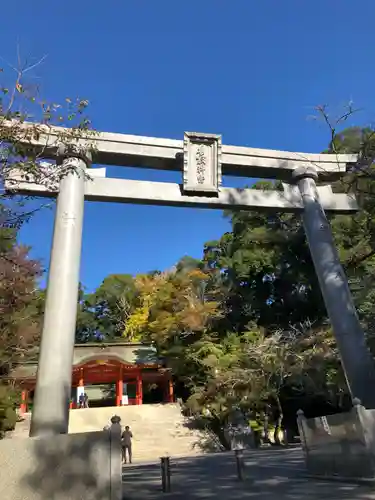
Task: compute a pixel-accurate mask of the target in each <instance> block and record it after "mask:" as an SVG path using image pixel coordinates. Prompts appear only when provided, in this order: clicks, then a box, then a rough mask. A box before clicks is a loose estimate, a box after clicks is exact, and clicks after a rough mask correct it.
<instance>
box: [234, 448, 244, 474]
mask: <svg viewBox="0 0 375 500" xmlns="http://www.w3.org/2000/svg"><path fill="white" fill-rule="evenodd" d="M234 453H235V455H236V464H237V476H238V479H239V480H240V481H243V480H244V477H245V461H244V456H243V450H235V451H234Z"/></svg>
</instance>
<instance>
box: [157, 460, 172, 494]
mask: <svg viewBox="0 0 375 500" xmlns="http://www.w3.org/2000/svg"><path fill="white" fill-rule="evenodd" d="M160 461H161V464H160V465H161V487H162V490H163V493H169V492H170V491H171V466H170V465H171V464H170V461H169V457H161V458H160Z"/></svg>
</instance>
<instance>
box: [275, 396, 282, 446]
mask: <svg viewBox="0 0 375 500" xmlns="http://www.w3.org/2000/svg"><path fill="white" fill-rule="evenodd" d="M276 404H277V411H278V416H277V419H276V425H275V431H274V435H273V437H274V441H275V444H276V445H278V446H280V445H281V441H280V431H281V430H282V429H281V424H282V421H283V418H284V415H283V409H282V407H281V402H280V399H279V396H276Z"/></svg>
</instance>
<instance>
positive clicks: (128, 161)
mask: <svg viewBox="0 0 375 500" xmlns="http://www.w3.org/2000/svg"><path fill="white" fill-rule="evenodd" d="M22 127H23V130H25V131H27V128H28V127H31V125H30V124H24V125H23V126H22ZM39 131H41V133H38V136H37V138H35V137H34V136H32V137H30V135H28V134H25V136H24V138H22V137H21V138H20V139H19V140H20V141H21V142H23V143H24V144H25V147H26V148H30V149H33V150H34V151H36V152H37V153H38V154H39V155H40V157H41V158H44V159H46V160H51V159H52V160H56V161H57V162H56V163H57V164H56V166H54V165H52V166H48V167H47V168H44V167H41V169H40V172H39V173H38V174H37V175H36V176H34V177H33V178H27V179H26V178H25V175H24V174H23V173H22V172H17V171H13V172H10V173H9V176H8V177H7V179H6V182H5V185H6V189H7V190H8V191H9V192H14V193H21V194H22V193H24V194H35V195H38V196H45V197H57V209H56V216H55V228H54V235H53V242H52V250H51V261H50V268H49V277H48V289H47V300H46V309H45V314H44V326H43V334H42V340H41V346H40V355H39V365H38V375H37V386H36V391H35V402H34V411H33V415H32V425H31V431H30V435H33V436H34V435H42V434H57V433H66V432H67V431H68V421H69V410H68V409H69V399H70V388H71V367H72V355H73V347H74V336H75V326H76V312H77V294H78V285H79V267H80V253H81V240H82V226H83V209H84V200H85V199H86V200H89V201H110V202H121V203H143V204H149V205H169V206H196V207H202V208H219V209H222V208H227V209H228V208H230V209H241V210H269V211H276V212H284V211H285V212H286V211H288V212H301V214H302V217H303V221H304V226H305V230H306V235H307V239H308V243H309V247H310V251H311V255H312V259H313V262H314V265H315V269H316V273H317V276H318V279H319V283H320V286H321V290H322V294H323V297H324V301H325V304H326V307H327V311H328V314H329V317H330V320H331V323H332V327H333V330H334V333H335V337H336V340H337V344H338V347H339V350H340V354H341V359H342V363H343V367H344V370H345V373H346V376H347V380H348V385H349V388H350V391H351V393H352V397H356V398H359V399H360V400H361V401H362V404H363V405H364V406H367V407H368V408H375V395H373V394H374V392H373V391H372V388H373V387H374V386H375V369H374V366H373V360H372V357H371V355H370V353H369V351H368V349H367V346H366V343H365V337H364V334H363V331H362V329H361V327H360V324H359V321H358V317H357V314H356V310H355V307H354V305H353V301H352V297H351V294H350V290H349V286H348V282H347V279H346V277H345V274H344V271H343V269H342V266H341V264H340V261H339V258H338V254H337V251H336V249H335V246H334V243H333V237H332V232H331V228H330V225H329V222H328V220H327V218H326V215H325V211H331V212H336V213H353V212H355V211H356V210H357V205H356V201H355V198H354V196H351V195H348V194H337V193H333V192H332V189H331V187H330V186H329V185H327V182H332V181H335V180H337V179H339V178H340V176H342V175H343V174H344V173H345V172H346V171H347V168H348V166H349V165H352V164H355V163H356V161H357V158H356V156H354V155H327V154H322V155H319V154H303V153H289V152H284V151H273V150H263V149H254V148H248V147H238V146H225V145H222V143H221V136H219V135H214V134H201V133H185V135H184V140H172V139H159V138H151V137H138V136H133V135H123V134H112V133H98V134H95V135H90V136H87V137H85V136H84V134H81V135H80V136H79V137H74V139H73V140H71V139H70V140H68V141H67V142H68V144H66V143H65V145H64V144H63V145H62V144H61V137H62V136H63V137H67V136H69V130H68V129H62V128H58V127H56V128H51V127H44V126H40V128H39ZM26 137H27V138H26ZM92 163H94V164H101V165H103V164H104V165H119V166H124V167H126V166H135V167H146V168H157V169H165V170H174V171H181V183H180V184H173V183H165V182H150V181H131V180H124V179H113V178H106V177H105V169H96V168H92V169H91V168H88V167H90V166H91V165H92ZM58 169H61V171H60V172H59V173H58V175H56V171H58ZM61 172H62V174H63V175H61ZM223 174H227V175H233V176H244V177H250V178H263V179H264V178H268V179H279V180H281V181H283V187H284V190H283V191H262V190H254V189H236V188H223V187H222V186H221V180H222V175H223ZM46 179H47V181H46ZM51 179H52V180H53V179H55V182H51ZM316 181H321V182H323V183H324V185H319V186H317V185H316ZM51 353H53V354H54V355H53V356H52V355H51ZM56 353H58V356H56ZM369 387H370V389H369Z"/></svg>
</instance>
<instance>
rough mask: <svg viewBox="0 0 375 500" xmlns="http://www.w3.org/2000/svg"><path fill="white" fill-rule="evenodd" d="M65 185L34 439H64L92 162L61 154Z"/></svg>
mask: <svg viewBox="0 0 375 500" xmlns="http://www.w3.org/2000/svg"><path fill="white" fill-rule="evenodd" d="M59 160H60V161H59V163H60V165H61V174H62V177H61V180H60V187H59V193H58V196H57V205H56V216H55V226H54V233H53V242H52V249H51V259H50V267H49V275H48V287H47V299H46V307H45V312H44V323H43V332H42V339H41V344H40V353H39V361H38V372H37V380H36V388H35V398H34V407H33V412H32V418H31V427H30V436H43V435H56V434H66V433H67V432H68V426H69V401H70V395H71V383H72V363H73V351H74V338H75V328H76V314H77V302H78V287H79V268H80V259H81V244H82V229H83V212H84V197H85V171H86V167H87V166H88V164H89V161H90V159H89V158H88V156H87V154H84V153H83V152H82V151H81V150H79V149H78V148H76V147H71V146H70V147H66V146H64V147H61V148H60V149H59Z"/></svg>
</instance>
